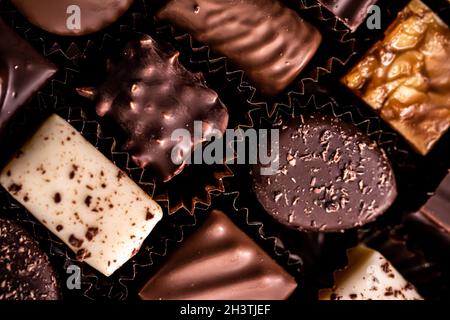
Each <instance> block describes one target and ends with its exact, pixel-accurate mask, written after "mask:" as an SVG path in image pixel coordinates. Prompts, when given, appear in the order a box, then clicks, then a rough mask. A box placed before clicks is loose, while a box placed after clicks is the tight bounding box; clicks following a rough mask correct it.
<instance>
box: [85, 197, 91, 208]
mask: <svg viewBox="0 0 450 320" xmlns="http://www.w3.org/2000/svg"><path fill="white" fill-rule="evenodd" d="M84 203H85V204H86V206H87V207H88V208H89V207H90V206H91V203H92V197H91V196H87V197H86V199H84Z"/></svg>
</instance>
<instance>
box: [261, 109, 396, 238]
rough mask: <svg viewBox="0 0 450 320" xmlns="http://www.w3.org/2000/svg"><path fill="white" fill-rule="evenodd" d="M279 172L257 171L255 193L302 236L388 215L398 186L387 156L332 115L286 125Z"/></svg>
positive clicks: (299, 119)
mask: <svg viewBox="0 0 450 320" xmlns="http://www.w3.org/2000/svg"><path fill="white" fill-rule="evenodd" d="M276 128H279V129H280V170H279V171H278V173H277V174H275V175H274V176H261V175H260V174H259V173H260V171H261V170H260V166H259V165H256V166H254V168H253V170H252V183H253V190H254V192H255V194H256V196H257V198H258V200H259V202H260V203H261V204H262V206H263V207H264V208H265V209H266V211H267V212H268V213H269V214H271V215H273V217H274V218H275V219H277V220H278V221H279V222H281V223H283V224H285V225H287V226H289V227H292V228H297V229H300V230H309V231H341V230H345V229H349V228H352V227H358V226H362V225H364V224H366V223H368V222H371V221H373V220H375V219H376V218H377V217H378V216H379V215H381V214H382V213H384V212H385V211H386V210H387V209H388V208H389V207H390V205H391V204H392V203H393V201H394V200H395V198H396V195H397V191H396V183H395V178H394V174H393V172H392V168H391V166H390V164H389V161H388V159H387V157H386V155H385V154H384V152H383V151H382V150H381V149H379V148H378V146H377V144H376V143H374V142H372V141H371V140H370V139H369V138H368V137H367V136H366V135H365V134H364V133H362V132H361V131H359V130H358V129H357V128H356V127H355V126H354V125H352V124H349V123H346V122H344V121H343V120H341V119H339V118H335V117H331V116H327V115H321V114H309V115H302V116H300V117H296V118H290V119H282V121H281V122H280V123H278V125H277V127H276Z"/></svg>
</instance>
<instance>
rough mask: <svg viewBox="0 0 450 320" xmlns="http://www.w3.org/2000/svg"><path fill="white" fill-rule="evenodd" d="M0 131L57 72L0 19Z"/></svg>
mask: <svg viewBox="0 0 450 320" xmlns="http://www.w3.org/2000/svg"><path fill="white" fill-rule="evenodd" d="M0 35H1V37H2V39H1V40H0V133H1V131H2V130H3V129H4V128H5V126H6V123H7V122H8V121H9V120H10V119H11V118H12V117H13V116H14V115H15V114H16V112H17V111H18V110H19V109H20V107H21V106H22V105H23V104H24V103H25V102H26V101H27V100H28V99H30V98H31V96H32V95H33V94H34V93H35V92H36V91H37V90H38V89H39V88H40V87H41V86H42V85H43V84H44V83H45V82H46V81H47V80H48V79H49V78H51V77H52V76H53V74H54V73H55V72H56V70H57V68H56V67H55V66H54V65H53V64H51V63H50V62H49V61H47V60H45V59H44V58H43V57H41V56H40V55H39V54H38V53H37V52H36V51H35V50H34V49H33V48H32V47H31V46H30V45H29V44H28V43H27V42H26V41H25V40H23V39H22V38H20V37H19V36H18V35H17V34H16V33H15V32H14V31H13V30H12V29H11V28H10V27H8V26H7V25H6V24H5V23H4V22H3V21H2V20H1V19H0Z"/></svg>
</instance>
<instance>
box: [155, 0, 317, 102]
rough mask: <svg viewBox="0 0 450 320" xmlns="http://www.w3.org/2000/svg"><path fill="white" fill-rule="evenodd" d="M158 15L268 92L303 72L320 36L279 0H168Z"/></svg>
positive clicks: (280, 87)
mask: <svg viewBox="0 0 450 320" xmlns="http://www.w3.org/2000/svg"><path fill="white" fill-rule="evenodd" d="M157 16H158V18H160V19H162V20H167V21H169V22H171V23H172V24H173V25H175V26H176V27H178V28H180V29H182V30H184V31H187V32H189V33H190V34H191V35H192V36H193V37H194V38H195V39H197V40H198V41H200V42H202V43H205V44H207V45H208V46H209V47H210V48H211V49H212V50H214V51H216V52H217V53H219V54H220V55H223V56H225V57H227V58H229V59H230V61H231V62H232V63H233V64H235V65H236V66H237V67H238V68H241V69H242V70H243V71H244V72H245V74H246V76H247V77H248V78H249V79H250V81H251V82H252V84H253V85H254V86H255V87H257V88H258V89H259V90H260V91H261V92H262V93H263V94H265V95H269V96H273V95H277V94H278V93H280V92H281V91H283V90H284V89H285V88H286V87H287V86H288V85H289V84H290V83H291V82H292V81H293V80H294V79H295V78H296V77H297V76H298V75H299V74H300V72H301V71H302V70H303V68H304V67H305V66H306V65H307V64H308V62H309V61H310V60H311V58H312V57H313V56H314V54H315V53H316V51H317V49H318V48H319V45H320V43H321V40H322V36H321V34H320V32H319V31H318V30H317V29H316V28H315V27H314V26H312V25H311V24H309V23H308V22H306V21H305V20H303V19H302V18H300V17H299V16H298V15H297V13H296V12H295V11H293V10H291V9H289V8H287V7H285V6H284V5H283V4H282V3H281V2H280V1H277V0H240V1H236V0H170V1H168V2H167V4H166V5H165V6H164V7H163V8H162V9H161V10H160V11H159V12H158V13H157Z"/></svg>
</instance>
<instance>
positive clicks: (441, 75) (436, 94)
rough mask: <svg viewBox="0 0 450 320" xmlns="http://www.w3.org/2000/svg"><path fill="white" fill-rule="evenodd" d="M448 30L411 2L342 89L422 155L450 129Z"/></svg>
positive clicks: (449, 43) (449, 33)
mask: <svg viewBox="0 0 450 320" xmlns="http://www.w3.org/2000/svg"><path fill="white" fill-rule="evenodd" d="M449 55H450V30H449V28H448V26H447V25H445V24H444V23H443V22H442V21H441V20H440V18H439V17H438V16H437V15H436V14H434V13H433V12H432V11H431V10H430V9H429V8H428V7H426V6H425V5H424V4H423V3H422V2H420V1H418V0H413V1H412V2H411V3H410V4H409V5H408V6H407V7H406V8H405V9H404V10H403V11H402V12H401V13H400V14H399V16H398V18H397V19H396V21H395V22H394V23H393V24H392V25H391V27H390V28H389V29H388V30H387V31H386V37H385V39H384V40H383V41H381V42H378V43H377V44H376V45H375V46H374V47H373V48H372V49H371V50H370V51H369V53H368V54H367V55H366V56H365V57H364V58H363V59H362V60H361V62H360V63H359V64H358V65H357V66H356V67H355V68H354V69H353V70H352V71H351V72H350V73H349V74H348V75H347V76H345V77H344V78H343V80H342V81H343V83H344V84H345V85H347V86H348V87H349V88H350V89H351V90H353V91H354V92H355V93H356V94H358V95H359V96H360V97H362V98H363V99H364V101H365V102H366V103H367V104H368V105H369V106H371V107H372V108H373V109H374V110H375V111H376V112H378V113H379V114H380V115H381V117H382V118H383V119H384V120H385V121H386V122H388V123H389V124H390V125H391V126H392V127H393V128H394V129H396V130H397V131H398V132H400V134H401V135H402V136H404V137H405V139H406V140H408V142H409V143H410V144H411V145H412V146H413V147H414V148H415V149H416V150H417V151H418V152H420V153H421V154H423V155H426V154H427V153H428V152H429V151H430V150H431V148H432V147H433V146H434V144H435V143H436V142H437V141H438V140H439V139H440V137H441V136H442V135H443V134H444V133H445V132H446V131H447V130H448V128H449V126H450V59H449Z"/></svg>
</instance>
